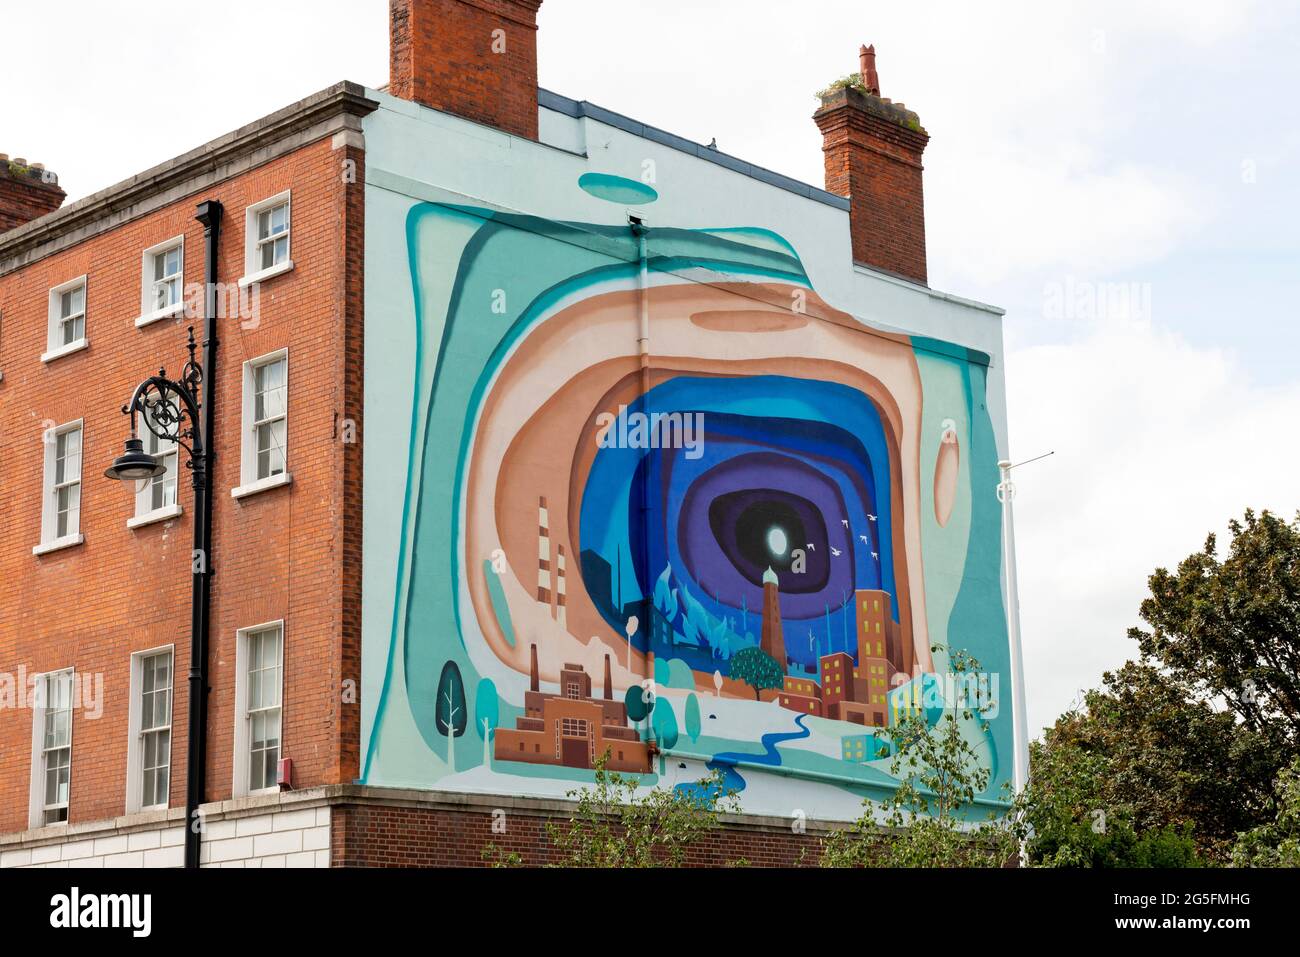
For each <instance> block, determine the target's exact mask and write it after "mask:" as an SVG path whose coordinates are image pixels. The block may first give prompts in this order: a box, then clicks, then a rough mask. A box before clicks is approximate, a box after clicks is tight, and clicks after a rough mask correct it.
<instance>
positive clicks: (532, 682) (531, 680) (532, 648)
mask: <svg viewBox="0 0 1300 957" xmlns="http://www.w3.org/2000/svg"><path fill="white" fill-rule="evenodd" d="M528 652H529V655H530V656H531V658H532V661H531V662H530V663H529V665H528V690H529V691H541V690H542V685H541V682H540V681H538V678H537V646H536V645H529V646H528Z"/></svg>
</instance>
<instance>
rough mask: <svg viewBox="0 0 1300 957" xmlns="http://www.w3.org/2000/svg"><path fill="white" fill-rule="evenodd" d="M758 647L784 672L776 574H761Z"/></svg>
mask: <svg viewBox="0 0 1300 957" xmlns="http://www.w3.org/2000/svg"><path fill="white" fill-rule="evenodd" d="M760 646H761V647H762V649H763V650H764V651H766V652H767V653H768V654H769V655H771V656H772V657H773V658H775V659H776V663H777V664H779V665H780V666H781V670H782V671H785V665H786V661H785V636H784V634H783V633H782V631H781V595H780V586H779V583H778V581H777V578H776V572H774V571H772V569H771V567H769V568H768V569H767V571H765V572H764V573H763V632H762V638H761V639H760Z"/></svg>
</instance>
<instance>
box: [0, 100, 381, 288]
mask: <svg viewBox="0 0 1300 957" xmlns="http://www.w3.org/2000/svg"><path fill="white" fill-rule="evenodd" d="M378 108H379V104H378V103H377V102H376V101H375V100H372V99H370V98H368V97H367V96H366V95H365V88H364V87H362V86H360V85H358V84H356V83H349V82H347V81H344V82H342V83H336V84H334V85H333V86H331V87H329V88H328V89H325V90H322V91H321V92H319V93H315V94H313V95H312V96H309V97H307V98H306V99H303V100H299V101H298V102H297V103H294V104H292V105H291V106H287V107H285V108H284V109H282V110H277V111H276V112H274V113H272V114H270V115H269V116H265V117H263V118H262V119H260V120H256V121H254V122H252V123H249V124H247V125H246V126H242V127H240V128H239V129H237V130H234V131H233V132H230V133H227V134H225V135H224V136H219V137H217V138H216V139H214V140H212V141H211V142H208V143H205V144H204V145H203V146H200V147H198V148H197V149H193V150H190V151H189V152H187V153H182V154H181V155H180V156H177V157H175V158H174V159H170V160H168V161H167V162H165V163H161V164H159V165H158V166H155V167H153V168H152V169H148V170H145V171H144V172H143V173H139V174H137V175H135V176H132V177H131V178H130V179H127V180H123V181H122V182H120V183H117V184H115V185H113V186H110V187H108V188H107V189H103V190H100V191H99V192H98V193H94V194H92V195H90V196H87V197H85V198H84V199H79V200H77V201H76V202H75V203H71V204H69V205H68V206H64V207H63V208H62V209H59V210H56V211H55V212H53V213H50V214H49V215H47V216H42V217H40V218H39V219H35V220H33V221H32V222H30V223H26V224H24V225H22V226H19V227H18V228H16V229H11V230H9V231H8V232H5V233H0V276H3V275H5V274H6V273H9V272H12V271H14V270H15V269H19V268H21V267H23V266H26V265H28V264H29V263H32V262H35V261H36V260H38V259H41V258H43V257H45V256H48V255H50V254H52V253H56V252H59V251H60V250H62V249H66V248H68V247H69V246H73V245H75V244H77V243H79V242H82V241H84V240H86V239H89V238H90V237H92V236H95V235H98V234H99V233H102V232H105V231H106V230H109V229H113V228H115V227H117V226H120V225H122V224H123V223H126V222H130V221H131V220H133V219H138V218H139V217H141V216H144V215H147V214H148V213H151V212H153V211H155V210H157V209H160V208H162V207H163V206H166V205H169V204H171V203H174V202H177V201H179V200H182V199H184V198H185V197H187V196H191V195H193V194H195V193H198V192H200V191H201V190H204V189H208V188H210V187H211V186H213V185H214V184H216V183H219V182H221V181H223V180H226V179H229V178H230V177H232V176H237V175H239V174H241V173H244V172H247V171H248V170H250V169H253V168H255V167H257V166H261V165H263V164H264V163H267V162H270V161H271V160H274V159H277V158H279V157H281V156H284V155H285V154H287V153H290V152H293V151H294V150H296V149H299V148H301V147H303V146H306V145H307V144H309V143H313V142H315V141H317V140H320V139H323V138H324V137H326V136H330V135H332V134H334V133H337V132H340V131H344V130H352V131H355V132H360V131H361V118H362V117H364V116H366V115H367V114H369V113H371V112H373V111H374V110H376V109H378Z"/></svg>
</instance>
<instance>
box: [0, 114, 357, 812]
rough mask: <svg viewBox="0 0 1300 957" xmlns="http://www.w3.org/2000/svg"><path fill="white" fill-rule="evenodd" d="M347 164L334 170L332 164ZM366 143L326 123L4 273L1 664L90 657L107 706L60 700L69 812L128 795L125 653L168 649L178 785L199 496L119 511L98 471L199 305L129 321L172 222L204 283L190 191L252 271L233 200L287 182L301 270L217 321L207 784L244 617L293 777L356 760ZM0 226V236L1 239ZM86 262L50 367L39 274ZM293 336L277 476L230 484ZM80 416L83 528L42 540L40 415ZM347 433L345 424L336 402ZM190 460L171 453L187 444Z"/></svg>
mask: <svg viewBox="0 0 1300 957" xmlns="http://www.w3.org/2000/svg"><path fill="white" fill-rule="evenodd" d="M345 159H350V160H352V161H354V163H355V177H354V178H355V182H345V177H344V175H343V171H344V167H343V165H342V164H343V161H344V160H345ZM364 175H365V164H364V152H363V151H362V150H360V149H356V148H353V147H344V148H339V149H336V148H334V146H333V145H332V142H331V140H330V139H329V138H324V139H320V140H318V141H316V142H313V143H310V144H307V145H304V146H303V147H302V148H300V149H296V150H294V151H293V152H290V153H288V154H287V155H284V156H282V157H280V158H278V159H275V160H272V161H270V162H267V163H265V164H263V165H261V166H258V167H257V168H256V169H253V170H251V171H249V172H247V173H245V174H243V175H238V176H234V177H232V178H229V179H226V180H224V181H221V182H218V183H215V184H213V185H211V186H210V187H207V188H204V189H202V190H201V191H200V192H196V193H194V194H193V195H189V196H186V197H184V198H183V199H180V200H178V201H176V202H174V203H172V204H170V205H168V206H166V207H164V208H162V209H159V210H157V211H155V212H151V213H149V214H147V215H144V216H141V217H139V218H136V219H133V220H131V221H130V222H127V223H124V224H123V225H120V226H117V227H114V228H111V229H109V230H107V231H105V232H101V233H99V234H98V235H95V236H92V237H91V238H88V239H86V240H85V241H83V242H80V243H78V244H76V245H73V246H71V247H70V248H67V249H65V250H62V251H59V252H56V253H53V254H51V255H46V256H44V257H43V258H39V259H37V260H36V261H34V262H32V263H30V264H28V265H25V266H23V267H21V268H18V269H16V270H14V271H11V272H8V273H7V274H5V275H2V276H0V315H2V316H3V334H2V335H0V374H2V375H3V379H2V380H0V455H2V456H3V457H4V459H5V461H6V462H8V463H9V464H8V466H7V467H6V469H5V475H4V478H3V492H4V494H3V495H0V582H3V583H4V586H3V588H2V589H0V671H6V672H10V673H15V672H17V670H18V667H19V666H20V665H21V666H23V667H25V668H26V670H27V672H28V674H34V673H38V672H45V671H51V670H57V669H63V668H67V667H75V669H76V671H77V672H79V673H81V674H96V673H98V674H102V675H103V683H104V684H103V715H102V717H100V718H99V719H97V720H92V719H91V718H89V717H88V716H87V715H86V714H85V713H83V712H81V711H76V712H74V714H73V737H72V744H73V756H72V776H71V801H70V807H69V820H70V822H71V823H72V824H73V825H75V824H78V823H85V822H89V821H96V820H102V819H106V818H112V817H114V816H117V815H121V814H123V813H124V807H125V792H126V770H127V769H126V747H127V738H128V707H129V695H128V688H129V685H130V659H131V655H132V653H134V652H137V651H142V650H146V649H150V648H154V647H158V646H162V645H169V644H170V645H173V646H174V652H175V657H174V679H175V680H174V684H173V687H174V692H173V694H174V700H173V704H172V729H173V730H172V746H171V806H172V807H179V806H183V805H184V801H185V754H186V747H187V728H186V720H185V718H186V714H187V709H188V692H187V684H186V681H185V675H186V673H187V670H188V668H189V643H190V556H191V548H192V522H193V492H192V490H191V488H190V484H189V474H188V472H187V471H186V470H185V469H184V468H182V469H181V470H180V477H179V481H178V492H179V501H180V504H181V505H182V507H183V509H184V512H183V514H182V515H181V516H179V517H178V518H175V519H171V520H168V521H165V522H159V523H156V524H153V525H149V526H145V527H142V528H138V529H135V530H131V529H128V528H127V526H126V522H127V519H128V518H130V517H132V515H133V514H134V501H133V498H132V496H131V494H130V491H131V490H132V489H133V486H124V485H122V484H119V483H117V482H113V481H110V480H109V479H106V478H104V477H103V474H102V473H103V470H104V468H105V467H106V466H107V465H108V464H109V462H110V461H111V460H112V458H113V457H114V456H116V455H119V454H120V453H121V448H122V440H123V439H124V438H125V436H126V434H127V429H128V422H127V419H126V417H125V416H123V415H122V413H121V406H122V405H123V403H125V402H126V401H127V399H128V398H129V397H130V394H131V390H132V389H133V388H134V387H135V385H136V384H137V383H138V382H139V381H141V380H142V379H143V378H145V377H146V376H148V375H150V374H152V373H156V372H157V371H158V369H159V367H160V366H165V367H166V370H167V372H168V374H169V375H171V376H177V375H179V374H180V372H181V366H182V364H183V362H184V360H185V356H186V353H185V348H184V346H185V339H186V326H187V325H191V324H192V325H193V326H194V327H195V331H196V336H198V337H200V338H201V335H202V329H203V322H202V320H201V318H199V317H193V318H179V319H164V320H161V321H158V322H154V323H152V324H150V325H147V326H144V327H143V328H136V326H135V324H134V320H135V318H136V317H137V316H138V315H139V314H140V311H141V254H142V251H143V250H144V249H147V248H149V247H150V246H153V245H155V244H157V243H160V242H162V241H164V240H167V239H170V238H172V237H175V236H178V235H182V234H183V235H184V237H185V247H184V278H185V282H186V283H187V284H190V283H197V284H202V282H203V280H204V273H203V265H204V245H203V230H202V226H201V225H200V224H199V223H197V222H195V220H194V211H195V205H196V204H197V203H198V202H199V201H200V200H205V199H215V200H219V201H220V202H221V203H222V204H223V205H224V207H225V218H224V221H223V228H222V235H221V240H220V246H219V257H218V258H219V262H218V279H219V281H220V282H223V283H231V284H233V283H235V282H236V281H237V280H238V279H239V278H240V276H242V275H243V273H244V233H245V210H246V208H247V207H248V206H249V205H251V204H253V203H256V202H258V201H260V200H263V199H266V198H268V197H270V196H273V195H276V194H277V193H280V192H282V191H284V190H291V191H292V233H291V258H292V259H293V262H294V268H293V269H292V270H290V271H289V272H287V273H285V274H283V275H280V276H277V277H275V278H272V279H270V280H268V281H266V282H264V283H262V284H261V289H260V318H259V320H258V321H257V322H256V323H253V322H249V321H245V322H242V323H241V320H240V319H239V318H226V319H223V320H220V322H219V332H218V335H219V340H220V348H219V353H218V381H217V383H216V395H217V401H218V406H217V409H216V423H215V428H216V431H215V445H214V449H215V458H216V461H215V475H214V478H213V501H214V507H215V513H214V527H213V555H212V562H213V569H214V571H215V575H214V578H213V586H212V625H211V649H210V674H211V694H210V696H209V717H208V722H209V723H208V733H209V743H208V764H207V793H206V795H205V799H206V800H208V801H213V800H222V799H225V798H229V797H230V796H231V787H232V783H231V782H232V751H233V747H234V743H233V735H234V727H235V713H234V701H235V671H236V665H235V641H236V631H237V629H240V628H246V627H249V626H251V625H257V624H260V623H263V622H268V621H273V620H278V619H283V620H284V623H285V632H284V633H285V651H284V696H283V704H284V710H283V715H284V728H283V750H282V753H283V755H284V756H285V757H288V758H292V759H293V762H294V782H293V783H294V785H295V786H296V787H309V786H313V785H319V784H332V783H340V782H351V781H352V780H354V779H355V777H356V775H357V766H358V749H359V736H360V705H359V703H349V704H344V703H343V701H342V696H341V693H340V688H341V685H342V682H343V680H344V679H346V678H349V677H350V678H352V679H354V680H356V681H358V683H359V679H360V641H361V628H360V595H359V590H360V579H361V544H360V533H361V521H360V514H361V476H360V469H361V445H360V435H361V428H362V423H361V359H362V353H361V341H362V312H361V310H362V298H361V297H362V289H363V286H362V283H363V277H362V259H363V257H362V244H363V241H364V238H363V236H362V232H361V230H362V226H363V210H364V188H365V186H364V184H365V178H364ZM3 238H4V237H3V235H0V239H3ZM83 274H84V275H86V276H87V297H86V338H87V340H88V341H89V347H88V348H86V349H85V350H83V351H81V352H78V353H74V354H72V355H68V356H65V357H62V358H59V359H56V360H54V361H52V362H50V363H48V364H47V363H42V362H41V360H40V356H41V353H42V352H44V351H45V350H46V336H47V308H48V294H49V290H50V288H51V287H52V286H55V285H57V284H59V283H62V282H65V281H67V280H69V279H72V278H75V277H78V276H81V275H83ZM280 348H287V349H288V352H289V387H288V396H289V398H288V470H289V471H290V473H291V474H292V476H293V481H292V484H291V485H289V486H287V487H282V488H278V489H274V490H271V491H267V492H262V493H259V494H256V495H252V496H249V497H247V498H244V499H241V500H238V501H236V500H235V499H233V498H232V497H231V495H230V490H231V489H232V488H234V487H236V486H238V485H240V484H241V483H240V457H241V456H240V451H241V450H240V434H241V433H240V429H241V412H242V375H243V371H242V366H243V363H244V362H245V361H246V360H249V359H253V358H256V357H258V356H261V355H264V354H266V353H269V352H273V351H275V350H277V349H280ZM75 419H84V432H83V438H84V448H83V460H82V486H81V488H82V500H81V532H82V534H83V535H84V536H85V542H84V543H83V544H82V545H79V546H76V547H73V548H68V549H65V550H61V551H57V552H53V553H50V554H47V555H44V556H41V557H37V556H34V555H33V554H32V546H34V545H36V544H38V543H39V542H40V522H41V502H42V474H43V455H44V451H43V445H42V435H43V432H44V431H45V430H46V429H47V428H49V427H50V426H52V425H57V424H62V423H65V422H68V421H72V420H75ZM348 419H350V420H352V421H353V422H354V423H355V425H356V434H357V437H358V441H357V442H356V443H355V444H352V445H345V444H344V443H343V442H342V441H341V435H342V428H343V423H344V420H348ZM181 458H182V461H183V458H184V451H183V450H182V452H181ZM31 729H32V712H31V711H30V710H26V709H21V710H17V711H14V710H5V711H4V712H2V713H0V834H2V833H9V832H14V831H23V830H26V829H27V826H28V810H29V800H28V798H29V781H30V777H29V775H30V768H31V760H32V737H31V735H32V730H31Z"/></svg>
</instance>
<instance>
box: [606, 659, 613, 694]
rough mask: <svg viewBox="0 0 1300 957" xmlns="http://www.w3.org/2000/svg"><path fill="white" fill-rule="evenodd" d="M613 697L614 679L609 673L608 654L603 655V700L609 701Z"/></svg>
mask: <svg viewBox="0 0 1300 957" xmlns="http://www.w3.org/2000/svg"><path fill="white" fill-rule="evenodd" d="M613 698H614V679H613V678H612V677H610V673H609V655H606V656H605V700H606V701H611V700H613Z"/></svg>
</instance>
